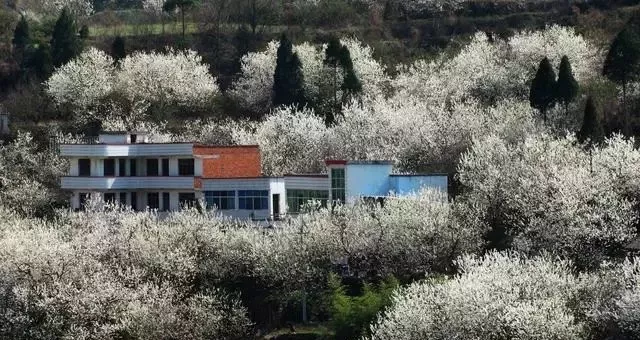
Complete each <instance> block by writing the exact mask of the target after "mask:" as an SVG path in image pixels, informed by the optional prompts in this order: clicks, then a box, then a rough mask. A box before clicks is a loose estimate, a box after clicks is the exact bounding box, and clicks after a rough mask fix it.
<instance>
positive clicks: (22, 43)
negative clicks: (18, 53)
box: [11, 15, 31, 51]
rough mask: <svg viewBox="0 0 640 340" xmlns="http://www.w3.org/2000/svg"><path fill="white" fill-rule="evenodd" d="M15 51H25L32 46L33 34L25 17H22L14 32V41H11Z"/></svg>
mask: <svg viewBox="0 0 640 340" xmlns="http://www.w3.org/2000/svg"><path fill="white" fill-rule="evenodd" d="M11 43H12V44H13V48H14V49H20V50H22V51H24V49H25V48H26V47H27V46H28V45H29V44H31V32H30V30H29V22H28V21H27V18H25V16H24V15H22V16H20V21H18V24H17V25H16V29H15V30H14V31H13V39H12V40H11Z"/></svg>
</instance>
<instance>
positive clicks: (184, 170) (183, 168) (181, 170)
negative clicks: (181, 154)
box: [178, 158, 196, 176]
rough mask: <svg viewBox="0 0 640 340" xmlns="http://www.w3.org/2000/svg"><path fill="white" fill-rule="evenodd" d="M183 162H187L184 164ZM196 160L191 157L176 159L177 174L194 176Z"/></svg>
mask: <svg viewBox="0 0 640 340" xmlns="http://www.w3.org/2000/svg"><path fill="white" fill-rule="evenodd" d="M184 162H189V164H187V165H185V164H184ZM195 168H196V162H195V159H193V158H179V159H178V175H179V176H194V175H195V173H196V171H195V170H196V169H195Z"/></svg>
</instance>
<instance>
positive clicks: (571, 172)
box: [458, 135, 640, 266]
mask: <svg viewBox="0 0 640 340" xmlns="http://www.w3.org/2000/svg"><path fill="white" fill-rule="evenodd" d="M633 143H634V142H633V141H629V140H625V139H623V138H621V137H619V136H617V137H614V138H612V139H609V140H608V141H607V142H606V143H605V145H604V146H602V147H600V148H596V149H594V150H591V151H585V150H584V149H582V148H581V146H580V145H578V144H577V143H576V140H575V139H574V138H573V137H567V138H564V139H554V138H552V137H550V136H548V135H538V136H535V135H534V136H530V137H528V138H527V139H526V140H525V141H524V142H522V143H516V144H509V143H507V142H505V141H504V140H502V139H500V138H497V137H493V136H490V137H487V138H485V139H483V140H479V141H477V142H476V143H475V144H474V146H473V147H472V148H471V150H470V151H469V152H468V153H466V154H465V155H463V157H462V160H461V162H460V166H459V169H458V170H459V179H460V182H461V183H462V185H464V186H465V187H466V188H467V189H468V190H466V191H465V194H464V195H463V196H462V198H461V200H462V201H464V204H467V205H468V210H467V211H466V215H467V217H469V221H470V222H469V223H472V224H475V223H479V228H481V229H488V228H490V226H491V225H493V224H494V223H493V222H492V221H501V222H502V223H503V224H504V225H506V226H508V230H507V234H508V235H509V236H510V237H513V246H514V247H516V248H519V249H521V250H523V251H529V252H534V253H537V252H540V251H552V252H554V253H557V254H562V255H565V256H570V257H571V258H572V259H574V260H575V262H576V263H577V264H579V265H584V266H589V265H592V264H597V263H599V262H600V261H601V260H602V258H603V257H604V256H605V254H606V253H607V252H608V251H609V250H610V249H615V248H619V247H620V246H621V245H623V244H625V243H626V242H628V241H629V240H630V239H631V238H632V237H634V236H635V233H636V231H635V222H636V220H637V217H636V213H635V210H634V201H633V197H634V196H633V195H634V193H635V192H637V190H638V189H637V183H638V177H639V175H638V174H640V169H639V166H640V165H638V164H639V163H638V161H639V160H640V152H639V151H638V150H636V149H635V148H634V144H633Z"/></svg>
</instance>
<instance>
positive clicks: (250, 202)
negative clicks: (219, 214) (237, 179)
mask: <svg viewBox="0 0 640 340" xmlns="http://www.w3.org/2000/svg"><path fill="white" fill-rule="evenodd" d="M238 208H239V209H241V210H268V209H269V191H268V190H240V191H238Z"/></svg>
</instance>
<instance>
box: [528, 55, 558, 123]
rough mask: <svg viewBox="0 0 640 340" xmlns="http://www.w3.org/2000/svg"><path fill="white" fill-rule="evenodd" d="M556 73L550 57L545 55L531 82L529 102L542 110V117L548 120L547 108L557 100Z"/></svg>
mask: <svg viewBox="0 0 640 340" xmlns="http://www.w3.org/2000/svg"><path fill="white" fill-rule="evenodd" d="M555 88H556V73H555V72H554V71H553V66H551V63H550V62H549V58H547V57H545V58H544V59H542V60H541V61H540V65H539V66H538V71H537V72H536V76H535V78H533V82H532V83H531V90H530V91H529V103H530V104H531V107H533V108H535V109H537V110H538V111H540V114H542V119H543V120H544V121H545V122H546V121H547V110H548V109H549V108H550V107H551V106H552V105H553V103H554V102H555V96H554V92H555Z"/></svg>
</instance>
